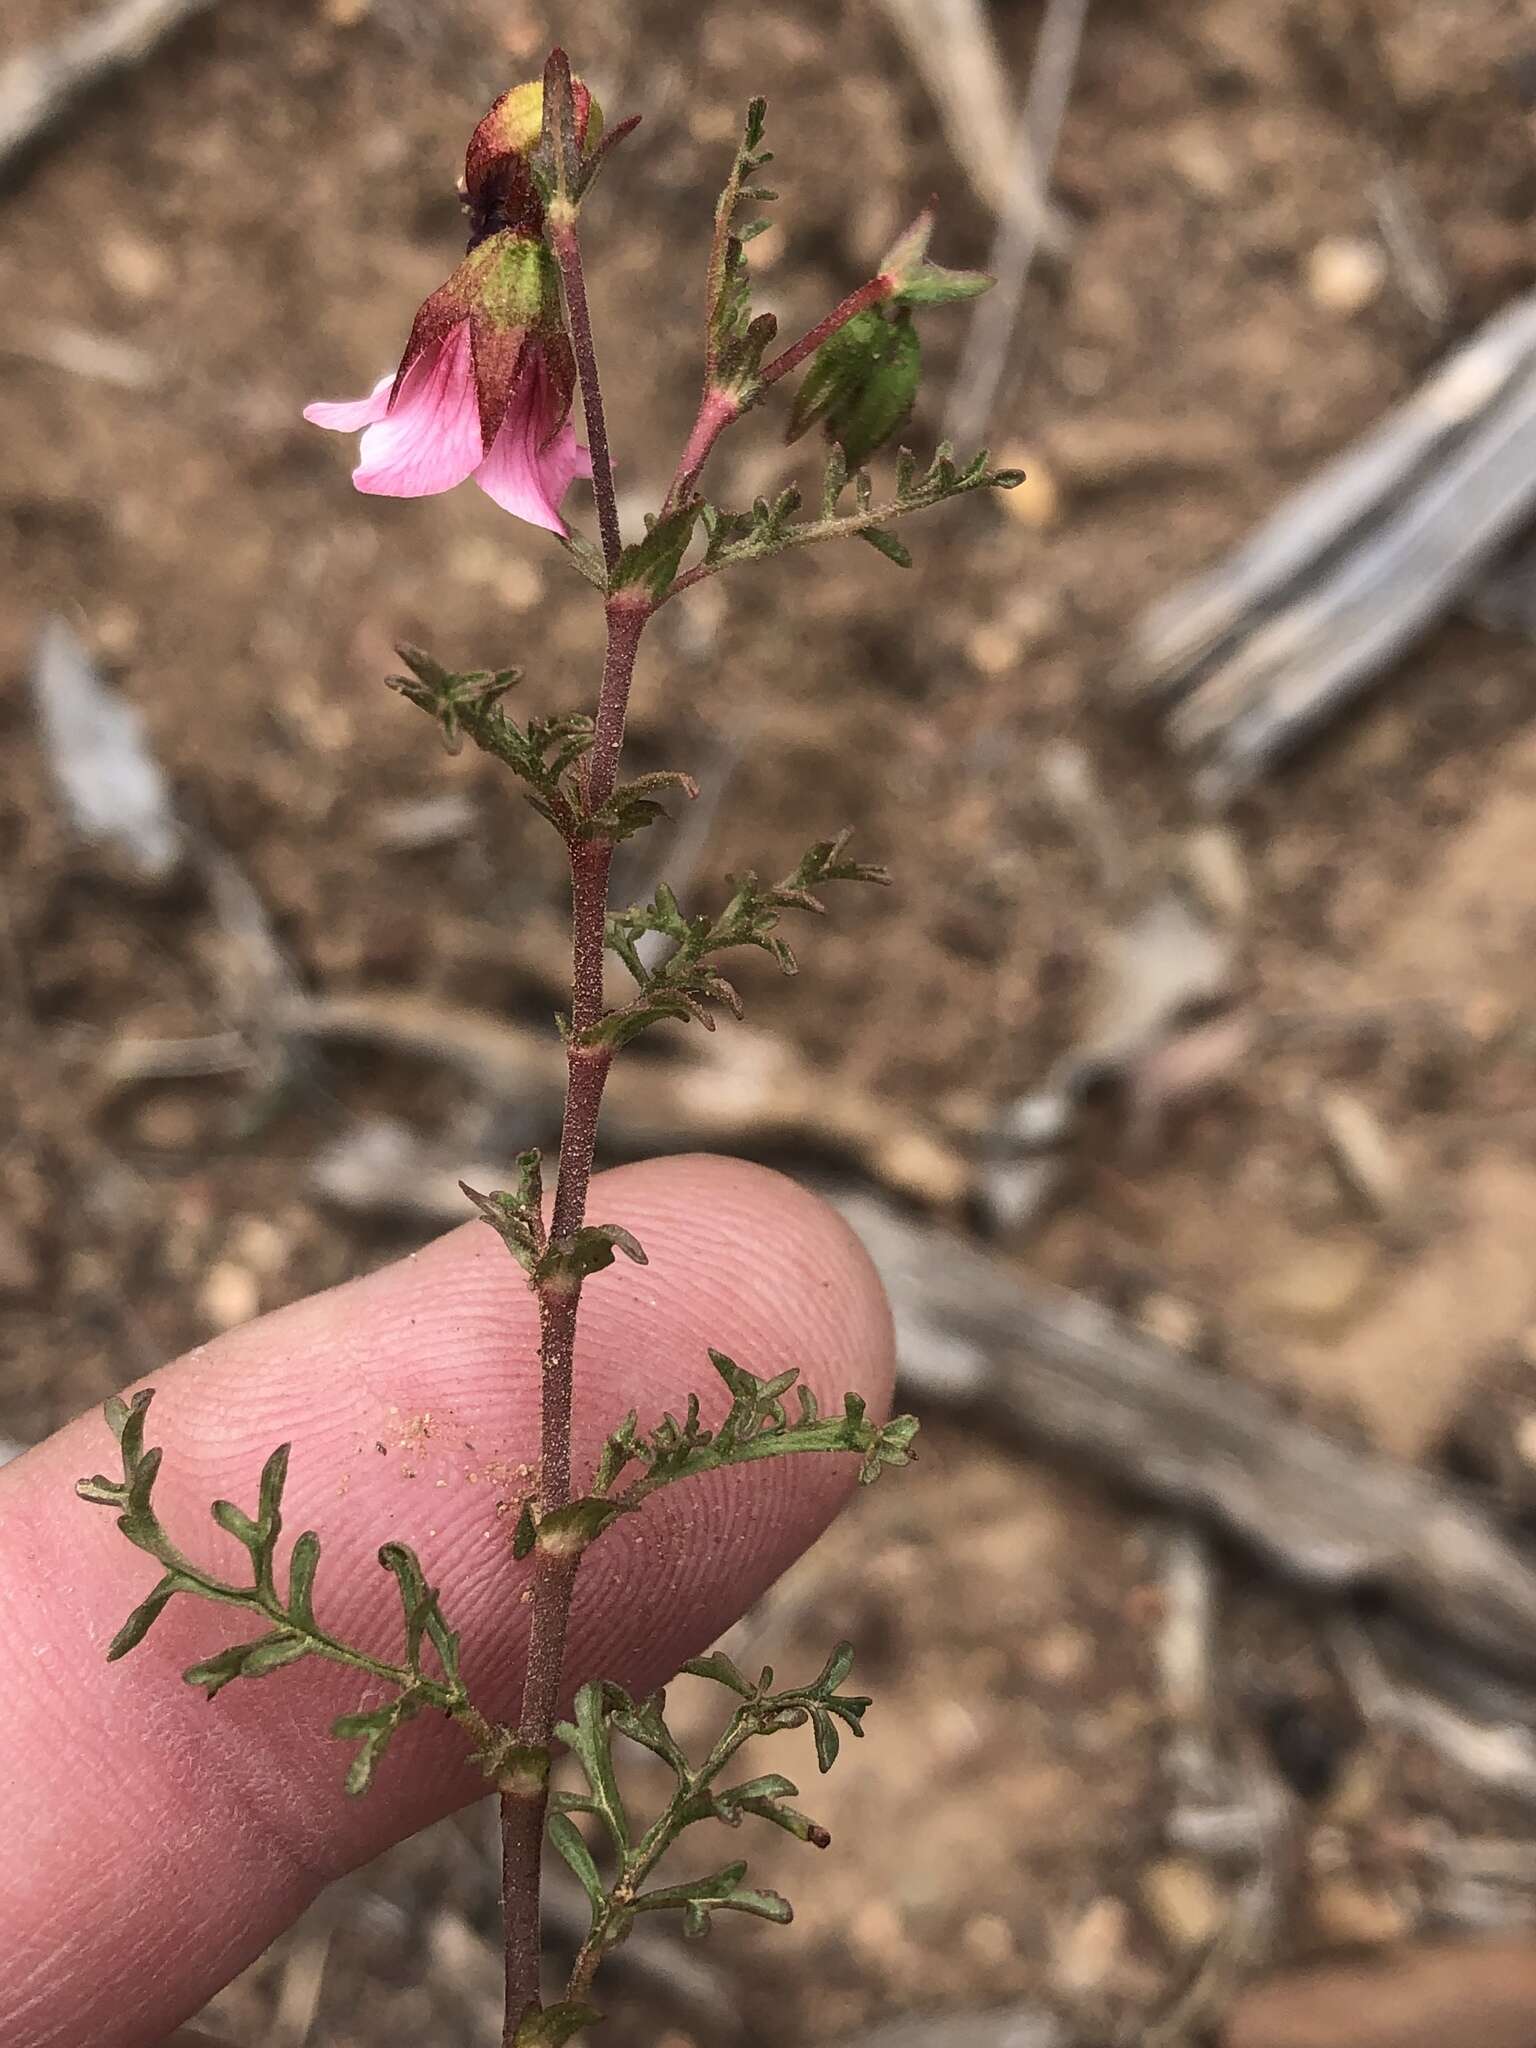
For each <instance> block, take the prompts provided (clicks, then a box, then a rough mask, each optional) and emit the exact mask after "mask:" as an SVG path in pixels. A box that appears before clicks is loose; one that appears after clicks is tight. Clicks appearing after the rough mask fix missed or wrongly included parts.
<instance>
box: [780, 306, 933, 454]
mask: <svg viewBox="0 0 1536 2048" xmlns="http://www.w3.org/2000/svg"><path fill="white" fill-rule="evenodd" d="M921 375H922V345H921V343H920V342H919V340H918V338H917V328H916V327H915V326H914V325H913V322H912V319H911V316H910V315H909V314H907V313H904V312H898V313H897V314H896V315H895V316H894V317H893V318H891V317H887V315H886V314H885V313H884V312H882V311H881V309H880V308H879V307H878V306H871V307H869V308H868V309H867V310H866V311H864V312H862V313H856V314H855V315H854V317H853V318H852V319H851V320H850V321H848V323H847V324H846V326H843V327H840V328H839V329H838V331H837V332H836V333H835V334H832V335H829V336H828V338H827V339H826V340H825V341H824V342H823V343H822V345H821V347H820V348H819V349H818V350H817V351H816V353H815V355H814V356H813V357H812V359H811V366H810V368H809V369H808V370H807V371H806V373H805V376H804V378H803V379H802V381H801V384H800V389H799V390H798V391H797V392H796V394H795V402H794V405H793V407H792V408H791V410H790V416H789V427H788V430H787V433H786V436H785V438H786V439H787V440H790V441H795V440H798V439H799V437H800V436H801V435H802V434H803V433H805V432H806V430H807V429H808V428H809V427H812V426H814V425H815V424H816V422H817V421H818V420H819V421H821V423H822V425H823V426H824V428H825V430H826V432H827V435H828V437H829V438H830V439H831V440H834V441H836V442H837V444H838V446H839V447H840V448H841V449H842V451H843V455H844V457H845V459H846V461H847V464H848V467H849V469H850V470H858V469H862V468H863V466H864V464H865V463H866V462H867V461H868V460H869V458H870V456H872V455H873V454H874V453H875V451H876V450H877V449H879V448H883V447H884V446H885V444H886V442H887V441H889V440H890V439H891V438H892V437H893V436H894V435H895V434H897V433H899V432H900V431H901V429H902V427H904V426H905V425H906V423H907V421H908V420H909V419H910V418H911V416H912V408H913V406H914V404H915V403H916V401H917V387H918V382H919V380H920V378H921Z"/></svg>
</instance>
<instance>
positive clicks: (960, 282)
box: [892, 263, 997, 306]
mask: <svg viewBox="0 0 1536 2048" xmlns="http://www.w3.org/2000/svg"><path fill="white" fill-rule="evenodd" d="M996 283H997V279H996V278H995V277H992V276H991V275H989V273H988V272H987V271H985V270H946V269H945V268H944V266H943V265H942V264H940V263H920V264H919V265H918V266H917V268H916V269H915V270H912V271H910V272H909V273H908V275H907V277H906V278H905V279H904V281H903V282H902V283H901V284H900V285H898V287H897V288H896V291H895V293H894V294H893V296H892V304H893V305H897V306H952V305H955V304H957V303H958V302H959V301H960V300H961V299H975V298H979V297H980V296H981V294H982V293H983V292H989V291H991V289H992V287H993V285H995V284H996Z"/></svg>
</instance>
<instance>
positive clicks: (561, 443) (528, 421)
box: [475, 373, 592, 536]
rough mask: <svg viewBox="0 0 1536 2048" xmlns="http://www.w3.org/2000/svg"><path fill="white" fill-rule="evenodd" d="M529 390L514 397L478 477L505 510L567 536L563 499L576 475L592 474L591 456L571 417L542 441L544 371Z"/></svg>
mask: <svg viewBox="0 0 1536 2048" xmlns="http://www.w3.org/2000/svg"><path fill="white" fill-rule="evenodd" d="M525 389H526V392H527V395H526V396H524V395H522V394H519V395H518V396H516V397H514V398H513V401H512V403H511V405H510V406H509V407H508V409H507V416H506V418H505V419H504V420H503V421H502V423H501V431H500V432H499V433H498V434H497V436H496V439H495V440H494V441H493V442H492V444H491V452H490V454H489V455H487V457H486V458H485V460H484V462H482V463H481V465H480V467H479V468H478V469H477V470H476V471H475V482H476V483H477V484H478V485H479V486H480V488H481V490H482V491H484V492H485V494H486V496H487V497H488V498H494V499H495V501H496V503H497V504H498V505H500V507H501V508H502V510H503V511H504V512H510V513H511V514H512V515H513V516H514V518H517V519H526V520H527V521H528V523H529V525H530V526H542V527H545V528H546V529H547V530H548V531H549V532H550V533H558V534H560V535H562V536H563V535H564V534H565V532H566V524H565V521H564V520H563V519H562V518H561V517H560V500H561V499H562V498H563V497H564V496H565V494H566V492H567V490H569V488H570V485H571V479H572V478H573V477H578V476H590V475H591V474H592V457H591V456H590V455H589V454H588V452H587V450H586V449H585V448H578V447H577V445H576V430H575V428H574V427H572V426H571V424H570V423H569V421H567V423H566V424H565V425H564V426H563V427H561V428H560V429H559V430H558V431H557V432H556V433H555V434H554V436H553V437H552V438H551V439H550V440H549V441H547V442H545V443H544V445H543V446H542V447H541V446H540V440H541V438H542V434H543V431H544V429H545V426H546V422H547V418H548V411H547V406H548V394H547V392H546V389H545V382H544V378H543V377H542V375H540V374H538V373H535V375H534V376H532V377H530V378H529V380H528V384H527V386H526V387H525Z"/></svg>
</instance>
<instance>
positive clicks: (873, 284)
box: [662, 276, 896, 596]
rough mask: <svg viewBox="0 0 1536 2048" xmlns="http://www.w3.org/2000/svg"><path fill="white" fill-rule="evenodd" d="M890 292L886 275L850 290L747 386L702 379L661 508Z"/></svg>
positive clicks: (671, 507) (670, 507) (667, 508)
mask: <svg viewBox="0 0 1536 2048" xmlns="http://www.w3.org/2000/svg"><path fill="white" fill-rule="evenodd" d="M895 289H896V280H895V279H894V278H893V277H887V276H880V277H872V278H871V279H870V280H869V282H868V284H861V285H860V286H859V288H858V290H857V291H856V292H850V293H849V294H848V296H847V298H845V299H844V300H843V301H842V302H841V304H839V305H836V306H834V307H833V308H832V311H831V312H830V313H828V314H827V315H826V317H825V319H822V320H818V321H817V323H816V325H815V326H814V327H813V328H811V330H810V331H809V333H807V334H802V335H801V337H800V339H799V340H798V341H797V342H794V343H792V345H791V346H790V347H789V348H787V349H785V350H784V351H783V353H782V354H781V355H777V356H775V357H774V359H773V361H772V362H771V363H766V364H764V366H763V368H762V369H761V370H759V371H758V373H757V375H756V376H755V377H754V378H753V380H752V381H751V383H750V384H748V385H746V386H745V387H744V388H743V389H741V390H733V389H731V388H729V387H728V386H726V385H723V384H716V383H714V382H713V381H712V380H711V381H706V383H705V386H704V396H703V397H702V398H701V399H700V400H699V411H698V416H697V418H696V419H695V420H694V423H693V427H692V430H691V431H690V433H689V435H688V442H687V445H686V447H685V448H684V449H683V453H682V458H681V460H680V461H679V463H678V465H677V474H676V476H674V477H673V479H672V483H671V487H670V489H669V490H668V492H667V497H666V503H665V504H664V505H663V507H662V510H663V511H664V512H672V511H675V510H676V509H677V507H678V506H679V505H681V504H682V503H684V501H685V500H686V499H687V497H688V496H689V494H690V492H691V491H692V490H693V487H694V485H695V484H696V483H697V482H698V480H699V478H700V476H701V475H702V474H703V470H704V465H705V463H706V462H708V460H709V457H710V453H711V451H712V450H713V448H714V445H715V443H716V442H717V441H718V440H719V438H720V436H721V435H722V434H723V433H724V432H725V430H726V428H727V427H728V426H730V424H731V422H732V421H733V420H738V419H740V418H741V415H742V414H743V413H744V412H745V411H746V410H747V408H748V407H749V406H752V405H756V403H757V401H758V400H759V399H760V398H761V397H762V395H763V393H764V392H765V391H767V390H768V389H769V388H770V387H771V386H772V385H774V384H777V383H778V381H779V379H780V378H781V377H787V376H788V375H789V374H790V372H791V371H792V370H798V369H799V367H800V365H801V364H802V363H803V362H805V360H806V359H807V357H809V356H813V355H814V354H815V353H816V351H817V349H819V348H820V347H821V345H822V343H823V342H824V341H827V340H828V339H830V337H831V336H832V335H834V334H836V333H837V331H838V329H839V328H840V327H846V326H847V325H848V322H849V321H850V320H853V319H856V318H857V316H858V315H859V314H860V313H865V312H868V310H869V308H870V307H871V306H878V305H880V304H881V303H882V302H883V301H884V300H886V299H888V298H889V297H890V296H891V294H892V292H894V291H895ZM680 587H681V586H680V584H674V586H673V588H672V590H671V591H670V592H669V593H668V595H669V596H676V594H677V591H678V589H679V588H680Z"/></svg>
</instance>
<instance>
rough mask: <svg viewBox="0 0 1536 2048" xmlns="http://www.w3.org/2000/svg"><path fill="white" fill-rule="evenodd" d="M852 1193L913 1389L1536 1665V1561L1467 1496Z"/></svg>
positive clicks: (1520, 1662)
mask: <svg viewBox="0 0 1536 2048" xmlns="http://www.w3.org/2000/svg"><path fill="white" fill-rule="evenodd" d="M840 1206H841V1208H842V1210H843V1213H844V1214H845V1215H846V1216H847V1218H848V1220H849V1221H850V1222H851V1223H852V1225H853V1227H854V1229H855V1230H856V1231H857V1232H858V1233H859V1235H860V1236H861V1237H862V1238H863V1240H864V1243H865V1245H866V1247H867V1248H868V1250H869V1252H870V1254H871V1256H872V1257H873V1258H874V1261H875V1264H876V1265H877V1267H878V1268H879V1269H880V1273H881V1277H882V1278H883V1279H884V1281H885V1284H886V1288H887V1291H888V1292H889V1294H890V1296H891V1299H892V1303H893V1306H894V1308H895V1313H896V1322H897V1333H898V1346H899V1351H900V1357H901V1370H902V1375H903V1381H904V1385H905V1389H906V1392H907V1394H908V1395H909V1396H910V1397H913V1398H915V1399H917V1400H919V1401H922V1400H925V1399H926V1400H930V1401H932V1402H935V1403H936V1404H940V1405H942V1406H945V1407H949V1408H958V1409H960V1410H962V1411H965V1412H970V1413H973V1414H976V1415H978V1416H982V1417H984V1418H985V1419H986V1420H987V1421H988V1422H989V1423H990V1424H991V1425H993V1426H994V1427H996V1428H998V1429H1000V1430H1002V1431H1003V1432H1005V1433H1007V1434H1010V1435H1013V1436H1016V1437H1018V1438H1020V1439H1022V1440H1023V1441H1025V1442H1027V1443H1029V1444H1031V1445H1034V1446H1037V1447H1043V1448H1045V1449H1047V1450H1049V1451H1052V1452H1065V1453H1067V1454H1069V1455H1071V1456H1072V1457H1073V1458H1076V1459H1079V1460H1081V1461H1082V1462H1084V1463H1086V1464H1088V1465H1090V1466H1091V1467H1093V1468H1094V1469H1096V1470H1098V1471H1100V1472H1102V1473H1104V1474H1106V1475H1107V1476H1108V1477H1110V1478H1111V1479H1113V1480H1115V1481H1116V1482H1117V1483H1118V1484H1120V1485H1122V1486H1125V1487H1128V1488H1130V1489H1132V1490H1134V1491H1135V1492H1137V1493H1139V1494H1142V1495H1146V1496H1150V1497H1151V1498H1152V1499H1154V1500H1157V1501H1160V1502H1162V1503H1164V1504H1165V1505H1167V1506H1169V1507H1173V1508H1176V1509H1178V1510H1179V1511H1180V1512H1182V1513H1184V1514H1196V1515H1199V1516H1200V1517H1202V1518H1203V1519H1204V1520H1206V1521H1208V1522H1214V1523H1215V1524H1216V1525H1217V1526H1218V1527H1220V1528H1222V1529H1224V1530H1226V1531H1227V1532H1228V1533H1230V1534H1231V1535H1233V1536H1236V1537H1238V1538H1240V1539H1241V1540H1242V1541H1243V1542H1244V1543H1246V1544H1248V1545H1249V1546H1251V1547H1252V1548H1253V1549H1255V1550H1257V1551H1258V1552H1259V1553H1260V1554H1261V1555H1262V1556H1263V1557H1264V1558H1266V1559H1267V1560H1269V1561H1270V1562H1271V1563H1272V1564H1273V1565H1275V1566H1276V1567H1278V1568H1279V1569H1280V1570H1281V1571H1282V1572H1284V1573H1285V1574H1286V1575H1288V1576H1289V1577H1291V1578H1293V1579H1296V1580H1298V1581H1299V1582H1301V1583H1302V1584H1304V1585H1309V1586H1313V1587H1317V1588H1319V1589H1321V1590H1324V1591H1326V1592H1329V1593H1332V1594H1334V1595H1345V1596H1348V1595H1354V1594H1358V1593H1361V1592H1364V1591H1367V1590H1375V1591H1380V1592H1385V1593H1387V1594H1388V1595H1390V1596H1391V1598H1392V1599H1394V1600H1395V1601H1397V1602H1398V1603H1399V1604H1400V1605H1401V1606H1402V1607H1403V1608H1404V1609H1406V1610H1407V1611H1408V1612H1409V1613H1411V1614H1414V1615H1416V1616H1418V1617H1420V1618H1421V1619H1422V1620H1425V1621H1428V1622H1430V1623H1432V1624H1433V1625H1434V1627H1436V1628H1437V1629H1439V1630H1441V1631H1442V1632H1443V1633H1444V1634H1445V1635H1446V1636H1448V1637H1450V1638H1452V1639H1453V1640H1455V1641H1456V1642H1458V1643H1460V1644H1462V1645H1463V1646H1464V1647H1465V1648H1467V1649H1470V1650H1472V1651H1474V1652H1476V1653H1478V1654H1479V1655H1481V1656H1483V1657H1485V1658H1488V1659H1490V1660H1491V1661H1493V1662H1494V1663H1496V1664H1499V1665H1501V1666H1504V1667H1506V1668H1507V1669H1509V1670H1510V1671H1512V1672H1517V1673H1520V1674H1522V1675H1536V1566H1533V1564H1532V1562H1531V1561H1530V1560H1529V1559H1528V1558H1527V1557H1526V1556H1525V1555H1524V1554H1523V1553H1522V1552H1521V1551H1520V1550H1519V1549H1517V1548H1516V1547H1515V1545H1514V1544H1512V1543H1511V1542H1510V1541H1509V1540H1508V1539H1507V1538H1506V1537H1505V1536H1504V1535H1502V1534H1501V1533H1500V1531H1499V1530H1498V1528H1497V1527H1496V1526H1495V1525H1494V1523H1493V1522H1492V1521H1491V1520H1490V1519H1489V1517H1488V1516H1487V1515H1485V1514H1484V1513H1483V1512H1482V1511H1481V1509H1480V1508H1479V1507H1478V1506H1477V1505H1476V1503H1475V1502H1474V1501H1473V1500H1472V1499H1471V1498H1470V1497H1469V1496H1467V1495H1465V1494H1463V1493H1461V1492H1460V1491H1458V1490H1457V1489H1456V1488H1454V1487H1452V1486H1449V1485H1446V1484H1444V1483H1442V1482H1441V1481H1439V1480H1437V1479H1435V1478H1433V1477H1432V1476H1431V1475H1430V1474H1428V1473H1426V1472H1421V1471H1419V1470H1417V1469H1415V1468H1414V1467H1412V1466H1409V1465H1404V1464H1400V1463H1398V1462H1397V1461H1396V1460H1394V1459H1391V1458H1388V1457H1384V1456H1383V1455H1381V1454H1380V1453H1379V1452H1375V1451H1372V1450H1369V1449H1365V1448H1363V1447H1356V1446H1351V1445H1348V1444H1345V1443H1343V1442H1340V1441H1339V1440H1337V1439H1336V1438H1334V1437H1331V1436H1328V1435H1326V1434H1325V1433H1324V1432H1323V1431H1322V1430H1320V1429H1317V1428H1315V1427H1314V1426H1313V1425H1312V1424H1310V1423H1308V1422H1304V1421H1301V1420H1299V1419H1297V1418H1296V1417H1294V1416H1292V1415H1288V1414H1287V1413H1286V1412H1285V1411H1284V1409H1282V1408H1281V1407H1280V1406H1279V1404H1278V1403H1277V1402H1276V1401H1274V1400H1273V1399H1272V1398H1271V1397H1270V1396H1269V1395H1267V1394H1264V1393H1261V1392H1260V1391H1259V1389H1258V1388H1256V1387H1253V1386H1249V1385H1245V1384H1243V1383H1241V1382H1239V1381H1237V1380H1234V1379H1231V1378H1228V1377H1225V1376H1223V1375H1221V1374H1218V1373H1216V1372H1213V1371H1209V1370H1207V1369H1205V1368H1204V1367H1202V1366H1200V1365H1198V1364H1196V1363H1194V1362H1193V1361H1191V1360H1190V1359H1189V1358H1187V1357H1184V1356H1183V1355H1181V1354H1180V1353H1179V1352H1176V1351H1173V1350H1170V1349H1169V1348H1168V1347H1167V1346H1166V1345H1164V1344H1160V1343H1158V1342H1157V1341H1155V1340H1154V1339H1153V1338H1150V1337H1148V1336H1146V1335H1144V1334H1143V1333H1142V1332H1141V1331H1139V1330H1137V1329H1135V1328H1134V1327H1132V1326H1131V1325H1130V1324H1128V1323H1126V1322H1124V1321H1122V1320H1121V1319H1120V1318H1119V1317H1117V1316H1114V1315H1112V1314H1111V1313H1110V1312H1109V1311H1108V1310H1107V1309H1103V1308H1101V1307H1100V1306H1099V1305H1098V1304H1097V1303H1095V1302H1092V1301H1089V1300H1087V1299H1086V1298H1085V1297H1083V1296H1081V1295H1076V1294H1071V1293H1068V1292H1067V1291H1066V1290H1065V1289H1062V1288H1056V1287H1051V1286H1048V1285H1047V1284H1046V1283H1044V1282H1043V1281H1038V1280H1034V1279H1029V1278H1026V1277H1025V1276H1023V1275H1021V1274H1020V1273H1018V1272H1017V1271H1016V1270H1015V1269H1014V1268H1012V1267H1011V1266H1009V1265H1008V1264H1007V1263H1006V1262H1005V1261H1003V1260H1002V1259H1000V1258H997V1257H994V1256H992V1255H989V1254H988V1253H986V1252H984V1251H981V1250H979V1249H978V1248H977V1247H976V1246H974V1245H972V1244H970V1243H969V1242H967V1241H966V1240H965V1239H963V1238H961V1237H959V1236H958V1235H955V1234H952V1233H949V1232H943V1231H940V1230H937V1229H934V1228H932V1227H931V1226H927V1225H922V1224H915V1223H912V1222H909V1221H908V1220H906V1219H905V1218H903V1217H901V1216H899V1215H897V1214H896V1213H895V1212H894V1211H892V1210H891V1209H890V1208H888V1207H886V1206H885V1205H883V1204H882V1203H880V1202H878V1201H875V1200H874V1199H872V1198H871V1197H869V1196H867V1195H849V1196H845V1197H843V1198H842V1199H841V1201H840Z"/></svg>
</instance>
